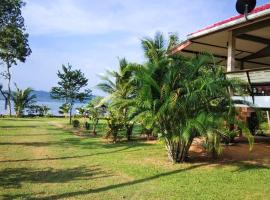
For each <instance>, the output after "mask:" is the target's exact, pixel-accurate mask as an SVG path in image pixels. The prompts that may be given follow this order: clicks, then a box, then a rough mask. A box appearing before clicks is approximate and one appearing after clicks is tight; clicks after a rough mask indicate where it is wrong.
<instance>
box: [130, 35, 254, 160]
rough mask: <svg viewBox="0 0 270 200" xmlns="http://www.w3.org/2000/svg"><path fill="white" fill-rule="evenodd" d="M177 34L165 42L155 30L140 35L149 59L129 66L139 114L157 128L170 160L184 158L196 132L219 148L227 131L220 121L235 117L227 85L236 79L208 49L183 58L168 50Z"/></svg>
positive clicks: (196, 135)
mask: <svg viewBox="0 0 270 200" xmlns="http://www.w3.org/2000/svg"><path fill="white" fill-rule="evenodd" d="M175 38H176V37H173V36H171V37H170V41H168V42H164V39H163V36H162V35H161V34H159V33H158V34H157V35H156V37H155V38H154V39H145V40H143V41H142V45H143V48H144V50H145V55H146V58H147V60H148V62H147V63H146V64H145V65H142V66H136V67H130V69H129V70H131V71H132V72H133V74H134V77H133V78H134V80H135V81H136V82H137V83H138V85H139V86H140V87H139V88H138V91H137V92H138V93H137V95H136V105H137V107H138V108H139V109H138V110H140V113H139V114H138V115H139V116H145V117H147V120H148V121H149V122H148V123H149V124H153V125H154V126H155V127H156V129H157V131H158V132H159V133H161V135H162V138H163V139H164V140H165V144H166V148H167V152H168V157H169V158H170V160H171V161H173V162H184V161H185V160H186V158H187V156H188V151H189V149H190V146H191V144H192V142H193V140H194V138H195V137H198V136H203V137H205V138H208V140H207V141H208V144H209V149H211V150H213V151H214V152H220V145H219V144H220V140H219V138H220V137H222V136H224V135H225V136H226V135H227V134H228V133H229V131H230V130H229V126H224V121H226V122H228V123H227V124H231V123H234V122H235V121H236V112H235V109H234V107H233V102H232V100H231V98H230V94H229V92H228V90H227V88H228V87H231V88H235V87H236V88H237V87H238V82H236V81H233V80H227V79H226V78H225V75H224V73H223V70H222V68H221V67H219V66H216V65H215V63H214V59H213V58H212V57H211V56H209V55H200V56H197V57H195V58H193V59H191V60H187V59H185V58H183V57H180V56H178V55H172V54H170V49H171V47H172V46H173V44H174V43H175V41H176V39H175ZM171 40H172V41H171ZM166 44H167V45H166ZM248 136H250V135H248ZM210 138H214V139H213V140H211V139H210ZM249 138H250V137H249Z"/></svg>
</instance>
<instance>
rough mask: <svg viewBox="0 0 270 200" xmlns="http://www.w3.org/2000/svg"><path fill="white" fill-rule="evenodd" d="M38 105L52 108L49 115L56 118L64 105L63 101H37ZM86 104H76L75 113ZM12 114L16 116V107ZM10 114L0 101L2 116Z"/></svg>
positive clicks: (0, 113)
mask: <svg viewBox="0 0 270 200" xmlns="http://www.w3.org/2000/svg"><path fill="white" fill-rule="evenodd" d="M35 104H36V105H46V106H48V107H49V108H50V111H49V114H51V115H55V116H61V114H59V107H60V106H61V105H62V104H63V102H62V101H37V102H36V103H35ZM84 105H86V103H75V105H74V110H73V113H76V108H79V107H82V106H84ZM12 113H13V114H15V111H14V107H13V105H12ZM5 114H8V110H5V101H4V100H0V115H5Z"/></svg>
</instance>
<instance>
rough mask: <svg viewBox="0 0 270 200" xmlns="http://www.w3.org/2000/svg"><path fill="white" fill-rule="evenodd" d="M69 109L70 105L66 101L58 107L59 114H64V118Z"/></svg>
mask: <svg viewBox="0 0 270 200" xmlns="http://www.w3.org/2000/svg"><path fill="white" fill-rule="evenodd" d="M69 111H70V105H69V104H68V103H64V104H63V105H61V106H60V107H59V111H58V112H59V114H61V115H64V116H65V118H66V117H67V116H68V113H69Z"/></svg>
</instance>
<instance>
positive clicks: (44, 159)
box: [0, 147, 138, 163]
mask: <svg viewBox="0 0 270 200" xmlns="http://www.w3.org/2000/svg"><path fill="white" fill-rule="evenodd" d="M129 149H130V148H129V147H126V148H123V149H117V150H114V151H109V152H99V153H93V154H88V155H75V156H63V157H55V158H37V159H18V160H1V161H0V163H9V162H10V163H14V162H33V161H50V160H67V159H78V158H87V157H92V156H98V155H108V154H114V153H119V152H122V151H124V152H125V153H129V152H134V151H138V150H136V149H134V150H129ZM126 150H129V151H126Z"/></svg>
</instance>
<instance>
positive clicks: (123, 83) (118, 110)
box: [98, 59, 136, 140]
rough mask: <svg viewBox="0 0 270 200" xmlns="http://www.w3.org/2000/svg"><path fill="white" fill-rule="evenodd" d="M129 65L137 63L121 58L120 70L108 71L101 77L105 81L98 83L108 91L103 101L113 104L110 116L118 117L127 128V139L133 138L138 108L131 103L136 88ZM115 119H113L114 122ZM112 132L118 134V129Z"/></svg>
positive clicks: (119, 121)
mask: <svg viewBox="0 0 270 200" xmlns="http://www.w3.org/2000/svg"><path fill="white" fill-rule="evenodd" d="M129 65H136V64H132V63H128V62H127V60H126V59H120V60H119V71H118V72H116V71H107V75H106V76H102V77H101V78H102V80H103V83H100V84H98V88H99V89H101V90H102V91H103V92H106V93H108V96H107V97H106V98H104V100H103V101H106V102H108V103H110V104H111V105H110V107H111V109H112V110H113V111H111V112H109V113H110V114H111V115H109V117H112V118H115V119H117V120H116V121H117V123H118V124H119V125H118V126H122V127H123V128H124V129H125V130H126V138H127V140H130V139H131V135H132V132H133V127H134V121H133V120H132V118H133V115H134V112H135V110H136V109H134V107H132V106H131V104H130V103H131V102H132V100H133V98H134V95H135V89H136V88H135V85H134V84H133V83H131V82H130V79H131V77H132V72H131V71H128V70H127V69H128V66H129ZM112 113H113V114H112ZM117 115H118V116H117ZM115 119H112V120H111V121H112V122H113V121H115ZM109 124H110V123H109ZM120 124H122V125H120ZM110 127H111V128H112V127H113V125H112V124H110ZM111 132H114V134H115V135H117V134H116V133H117V131H116V130H115V131H111Z"/></svg>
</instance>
